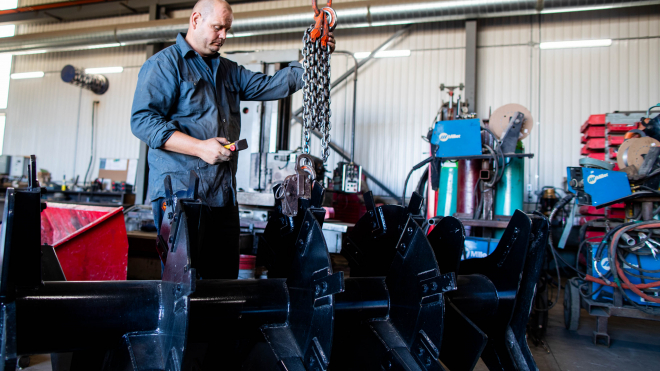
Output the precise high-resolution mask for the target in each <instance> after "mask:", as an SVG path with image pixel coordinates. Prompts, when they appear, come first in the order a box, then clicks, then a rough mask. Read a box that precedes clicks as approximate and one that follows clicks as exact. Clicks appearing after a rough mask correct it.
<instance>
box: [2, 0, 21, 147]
mask: <svg viewBox="0 0 660 371" xmlns="http://www.w3.org/2000/svg"><path fill="white" fill-rule="evenodd" d="M17 6H18V0H0V10H6V9H14V8H16V7H17ZM15 32H16V26H15V25H13V24H9V25H5V26H0V37H12V36H14V33H15ZM10 73H11V54H0V109H5V108H7V98H8V95H9V74H10ZM4 132H5V118H4V116H3V117H2V135H4ZM1 146H2V143H1V142H0V147H1ZM0 149H1V148H0Z"/></svg>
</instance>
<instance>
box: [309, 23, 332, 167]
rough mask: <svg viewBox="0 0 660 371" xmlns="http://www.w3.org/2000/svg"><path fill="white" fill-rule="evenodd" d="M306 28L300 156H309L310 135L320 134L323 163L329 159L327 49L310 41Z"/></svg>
mask: <svg viewBox="0 0 660 371" xmlns="http://www.w3.org/2000/svg"><path fill="white" fill-rule="evenodd" d="M313 29H314V25H311V26H309V28H308V29H307V31H305V35H304V36H303V51H302V54H303V69H304V71H303V77H302V78H303V139H304V141H305V144H304V145H303V153H305V154H309V151H310V148H309V143H310V141H311V137H310V131H311V130H314V129H316V130H319V131H320V132H321V134H322V137H321V157H322V158H323V162H327V161H328V156H330V150H329V145H330V129H331V125H330V117H331V116H332V112H331V111H330V103H331V102H330V47H326V48H323V47H322V46H321V39H320V38H318V39H317V40H316V41H312V40H311V37H310V32H311V31H312V30H313Z"/></svg>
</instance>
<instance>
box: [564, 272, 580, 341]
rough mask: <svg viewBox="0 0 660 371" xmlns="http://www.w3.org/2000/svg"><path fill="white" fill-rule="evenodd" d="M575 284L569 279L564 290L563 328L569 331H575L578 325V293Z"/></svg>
mask: <svg viewBox="0 0 660 371" xmlns="http://www.w3.org/2000/svg"><path fill="white" fill-rule="evenodd" d="M575 284H576V282H575V280H573V279H570V280H568V281H567V282H566V287H565V288H564V326H566V329H567V330H569V331H577V329H578V326H579V324H580V292H579V291H578V290H579V288H578V287H576V286H575Z"/></svg>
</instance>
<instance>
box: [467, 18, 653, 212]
mask: <svg viewBox="0 0 660 371" xmlns="http://www.w3.org/2000/svg"><path fill="white" fill-rule="evenodd" d="M606 38H611V39H613V43H612V46H611V47H603V48H581V49H561V50H539V48H538V45H537V43H539V42H547V41H565V40H584V39H606ZM532 42H533V43H534V44H533V45H532ZM478 45H479V51H478V62H477V65H478V78H477V81H478V88H477V90H478V107H477V111H478V113H479V115H480V116H481V117H487V116H488V110H489V108H490V107H492V109H493V110H494V109H496V108H497V107H499V106H501V105H503V104H506V103H510V102H515V103H520V104H522V105H524V106H526V107H528V108H529V109H530V110H531V111H532V114H533V116H534V118H535V120H536V121H537V125H535V128H534V131H533V132H532V134H531V135H530V136H529V137H528V138H527V139H526V140H525V141H524V144H525V147H526V148H527V149H528V150H529V151H530V152H533V153H535V154H536V158H535V159H534V160H532V161H528V162H527V164H526V167H525V171H526V175H525V176H526V179H527V181H526V183H527V184H531V187H532V189H533V190H536V189H538V188H540V187H543V186H545V185H550V186H561V185H562V182H563V179H564V178H565V177H566V167H567V166H577V163H578V159H579V158H580V148H581V146H582V144H581V143H580V135H579V127H580V125H582V123H583V122H584V121H586V119H587V118H588V117H589V115H590V114H599V113H606V112H612V111H615V110H619V111H633V110H643V111H645V110H646V109H647V108H648V107H649V106H651V105H653V104H655V103H658V102H660V85H659V84H658V83H657V82H658V81H660V79H659V77H660V76H659V74H660V8H658V7H655V8H654V7H643V8H628V9H618V10H601V11H593V12H575V13H564V14H553V15H544V16H541V17H538V16H534V17H518V18H495V19H489V20H482V21H480V23H479V44H478ZM539 109H540V111H539ZM534 200H535V197H532V199H530V201H534Z"/></svg>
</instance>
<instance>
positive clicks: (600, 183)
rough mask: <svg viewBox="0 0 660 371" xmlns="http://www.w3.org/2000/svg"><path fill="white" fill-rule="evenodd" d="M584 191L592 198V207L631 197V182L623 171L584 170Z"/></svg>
mask: <svg viewBox="0 0 660 371" xmlns="http://www.w3.org/2000/svg"><path fill="white" fill-rule="evenodd" d="M582 179H584V191H585V192H586V193H587V194H589V195H590V196H591V205H593V206H599V205H602V204H604V203H607V202H610V201H614V200H617V199H619V198H622V197H626V196H629V195H630V194H631V191H630V182H629V181H628V175H626V173H624V172H622V171H611V170H601V169H593V168H586V167H585V168H582Z"/></svg>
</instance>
